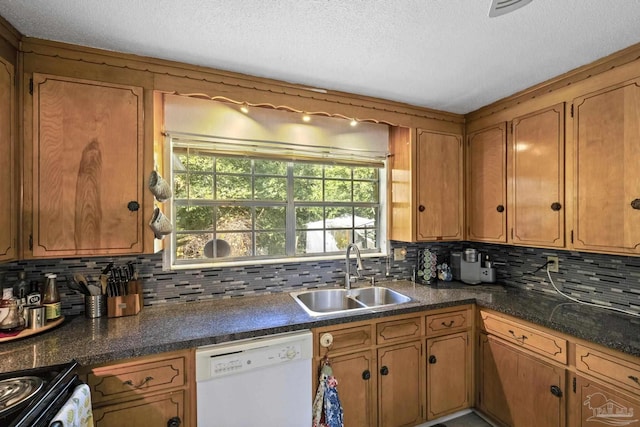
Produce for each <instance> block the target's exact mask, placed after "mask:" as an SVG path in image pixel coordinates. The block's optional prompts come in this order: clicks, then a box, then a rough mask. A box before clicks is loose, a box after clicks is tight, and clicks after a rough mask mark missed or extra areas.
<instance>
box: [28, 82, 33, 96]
mask: <svg viewBox="0 0 640 427" xmlns="http://www.w3.org/2000/svg"><path fill="white" fill-rule="evenodd" d="M29 95H33V79H29Z"/></svg>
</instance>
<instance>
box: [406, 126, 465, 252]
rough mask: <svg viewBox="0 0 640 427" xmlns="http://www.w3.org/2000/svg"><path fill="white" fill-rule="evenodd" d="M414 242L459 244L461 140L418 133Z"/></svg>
mask: <svg viewBox="0 0 640 427" xmlns="http://www.w3.org/2000/svg"><path fill="white" fill-rule="evenodd" d="M417 140H418V141H417V159H416V160H417V164H416V167H417V169H418V177H417V180H418V187H417V202H418V203H417V204H418V212H417V233H418V236H417V239H418V240H422V241H424V240H461V239H462V227H463V217H464V211H463V206H464V203H463V179H464V178H463V157H462V136H460V135H453V134H447V133H440V132H432V131H426V130H422V129H418V131H417Z"/></svg>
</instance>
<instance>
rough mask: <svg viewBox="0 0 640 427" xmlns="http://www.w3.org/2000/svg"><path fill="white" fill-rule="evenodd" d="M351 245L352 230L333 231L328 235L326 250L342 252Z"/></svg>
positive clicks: (328, 232)
mask: <svg viewBox="0 0 640 427" xmlns="http://www.w3.org/2000/svg"><path fill="white" fill-rule="evenodd" d="M349 243H351V230H331V231H327V233H326V240H325V250H326V251H327V252H338V251H339V252H342V251H345V250H347V246H349Z"/></svg>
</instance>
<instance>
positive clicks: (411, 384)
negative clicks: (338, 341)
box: [345, 342, 424, 427]
mask: <svg viewBox="0 0 640 427" xmlns="http://www.w3.org/2000/svg"><path fill="white" fill-rule="evenodd" d="M421 354H422V345H421V343H420V342H409V343H406V344H397V345H394V346H389V347H383V348H380V349H378V372H379V374H380V376H379V382H378V408H379V409H378V411H379V412H378V414H379V423H378V425H379V426H380V427H399V426H413V425H416V424H419V423H420V422H421V421H422V408H423V399H424V398H423V395H424V392H423V390H424V381H423V379H422V374H421V372H422V370H421V367H422V366H423V363H422V360H423V358H422V357H421ZM345 425H346V424H345Z"/></svg>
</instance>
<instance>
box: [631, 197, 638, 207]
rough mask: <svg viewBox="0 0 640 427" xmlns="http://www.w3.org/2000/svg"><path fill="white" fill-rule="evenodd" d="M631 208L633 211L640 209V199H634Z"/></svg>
mask: <svg viewBox="0 0 640 427" xmlns="http://www.w3.org/2000/svg"><path fill="white" fill-rule="evenodd" d="M631 207H632V208H633V209H640V199H633V200H632V201H631Z"/></svg>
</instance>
